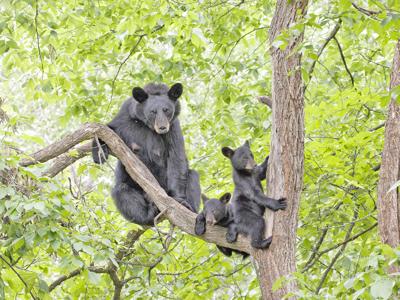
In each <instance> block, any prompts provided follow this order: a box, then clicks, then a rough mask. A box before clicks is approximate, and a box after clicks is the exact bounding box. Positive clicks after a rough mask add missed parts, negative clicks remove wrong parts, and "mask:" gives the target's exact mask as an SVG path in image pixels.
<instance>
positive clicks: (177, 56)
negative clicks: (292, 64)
mask: <svg viewBox="0 0 400 300" xmlns="http://www.w3.org/2000/svg"><path fill="white" fill-rule="evenodd" d="M274 7H275V2H271V1H246V0H242V1H240V0H232V1H231V0H218V1H209V0H205V1H175V0H170V1H152V0H148V1H109V0H98V1H70V0H66V1H63V2H60V1H38V0H36V1H33V0H15V1H2V2H1V6H0V12H1V13H0V37H1V38H0V67H1V69H0V76H1V81H0V87H1V88H0V122H1V127H0V137H1V145H0V147H1V148H0V157H1V159H0V179H1V180H0V181H1V185H0V217H1V218H2V222H0V224H1V225H0V299H1V298H5V299H11V298H16V299H31V298H34V299H53V298H55V299H58V298H65V299H77V298H80V297H81V298H89V299H111V298H112V297H113V295H114V294H115V293H116V290H118V288H119V289H120V291H119V292H120V293H121V297H123V298H127V299H143V298H150V297H156V299H163V298H173V299H197V298H202V299H212V298H218V299H233V298H234V299H236V298H249V299H257V298H258V297H259V296H260V290H259V284H258V281H257V277H256V273H255V271H254V269H253V266H252V265H251V261H250V260H242V259H241V257H240V256H234V257H233V258H228V257H224V256H223V255H222V254H221V253H220V252H218V250H217V249H216V247H215V245H212V244H208V243H206V242H204V241H202V240H200V239H197V238H194V237H192V236H189V235H187V234H185V233H183V232H181V231H180V230H178V229H177V228H174V227H172V226H170V224H169V223H168V222H167V221H164V222H162V223H160V224H159V225H158V226H157V228H152V229H147V230H144V229H143V228H141V227H140V226H137V225H135V224H131V223H128V222H127V221H126V220H124V219H123V218H122V217H121V216H120V214H119V213H118V212H117V210H116V208H115V206H114V204H113V201H112V199H111V196H110V187H111V185H112V182H113V168H114V165H115V161H116V160H115V159H113V160H111V161H110V163H109V164H106V165H103V166H97V165H94V164H93V162H92V161H91V159H90V157H84V158H82V159H80V160H78V161H77V162H76V163H75V164H73V165H71V166H70V167H68V168H67V169H65V170H63V171H62V172H61V173H60V174H58V175H57V176H55V177H53V178H49V177H48V176H45V175H48V173H47V174H46V170H48V167H49V166H50V165H51V164H48V163H44V164H39V165H35V166H31V167H22V166H20V165H19V164H18V163H19V162H20V161H21V160H22V159H24V158H27V157H28V155H29V154H30V153H32V152H34V151H36V150H38V149H40V148H42V147H44V146H46V145H47V144H49V143H51V142H54V141H55V140H57V139H59V138H61V137H62V136H63V135H65V134H67V133H71V132H72V131H74V130H75V129H77V128H78V127H80V126H81V124H83V123H85V122H99V123H103V124H105V123H107V122H108V121H110V120H111V119H112V117H113V116H114V115H115V113H116V112H117V111H118V109H119V107H120V105H121V103H122V102H123V101H124V100H125V99H126V98H127V97H129V96H130V95H131V90H132V88H133V87H134V86H143V85H144V84H146V83H148V82H153V81H157V82H165V83H167V84H172V83H175V82H181V83H182V84H183V86H184V94H183V98H182V100H181V102H182V105H183V108H182V112H181V115H180V120H181V124H182V126H183V132H184V137H185V146H186V151H187V154H188V158H189V163H190V166H191V168H193V169H196V170H197V171H198V172H199V174H200V179H201V186H202V191H203V193H205V194H206V195H208V196H210V197H211V196H212V197H218V196H220V195H222V194H223V193H224V192H231V191H232V189H233V185H232V180H231V168H230V164H229V161H228V160H227V159H226V158H224V157H223V155H222V154H221V151H220V150H221V147H222V146H231V147H236V146H238V145H240V144H241V143H243V141H245V140H250V141H251V148H252V150H253V152H254V153H255V158H256V161H257V162H261V161H262V160H263V159H264V157H265V156H266V154H268V153H269V147H270V142H269V141H270V138H271V126H272V124H271V108H269V107H268V106H266V105H264V104H262V103H260V101H259V100H258V98H257V97H259V96H269V95H271V81H272V69H271V56H270V53H269V48H270V47H271V46H274V47H279V48H280V49H285V48H286V47H287V45H288V40H289V39H290V38H292V37H296V36H297V35H299V34H300V32H303V31H304V40H303V42H302V43H301V45H300V46H299V49H296V50H298V51H300V53H301V54H302V68H301V73H302V77H303V82H304V89H305V92H304V95H305V142H304V147H305V151H304V153H305V158H304V171H305V173H304V183H303V191H302V195H301V201H300V211H299V224H298V229H297V253H296V260H297V261H296V263H297V272H296V273H294V274H292V275H291V276H290V278H282V279H280V280H278V281H276V282H275V284H274V287H275V288H276V289H278V288H279V287H280V286H282V285H285V284H286V283H287V282H288V281H289V280H295V281H296V282H297V284H298V291H297V296H298V297H299V298H303V299H319V298H320V297H321V296H322V295H323V296H324V297H327V298H333V299H336V298H345V297H349V298H352V299H382V298H383V299H389V298H391V297H395V296H394V295H397V293H398V289H399V287H400V281H399V279H398V274H392V275H388V274H387V266H388V265H389V264H391V263H393V261H396V260H398V259H399V256H400V252H399V250H398V249H394V248H391V247H389V246H387V245H384V244H382V243H381V242H380V240H379V236H378V233H377V230H376V225H377V211H376V199H377V193H376V186H377V182H378V176H379V172H378V171H377V170H379V167H380V163H381V152H382V149H383V127H384V122H385V120H386V113H387V106H388V103H389V101H390V99H391V98H393V97H398V95H399V94H400V90H399V88H394V89H392V90H391V91H389V89H388V87H389V76H390V71H391V63H392V59H393V53H394V49H395V45H396V43H397V41H398V39H399V38H400V30H399V28H400V4H399V2H398V1H396V0H385V1H379V2H378V1H374V0H368V1H367V0H365V1H364V0H362V1H353V2H351V1H348V0H333V1H325V0H316V1H313V2H311V3H309V5H308V9H307V14H306V15H305V17H304V19H301V20H299V21H298V23H297V24H296V25H294V26H292V27H291V28H290V29H289V30H288V31H285V32H283V33H281V34H280V35H278V36H277V37H276V38H275V39H274V41H273V42H272V45H271V43H270V42H269V35H268V29H269V27H270V24H271V20H272V16H273V12H274ZM77 155H79V153H78V152H77V151H72V152H71V153H70V156H72V157H74V156H77ZM69 277H70V279H68V278H69Z"/></svg>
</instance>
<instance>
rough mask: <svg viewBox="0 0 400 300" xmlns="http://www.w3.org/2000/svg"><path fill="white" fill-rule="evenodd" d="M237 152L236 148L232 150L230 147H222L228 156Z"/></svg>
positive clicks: (224, 153) (223, 152)
mask: <svg viewBox="0 0 400 300" xmlns="http://www.w3.org/2000/svg"><path fill="white" fill-rule="evenodd" d="M234 153H235V150H232V149H231V148H229V147H223V148H222V154H223V155H224V156H226V157H228V158H231V157H232V156H233V154H234Z"/></svg>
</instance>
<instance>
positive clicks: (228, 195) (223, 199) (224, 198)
mask: <svg viewBox="0 0 400 300" xmlns="http://www.w3.org/2000/svg"><path fill="white" fill-rule="evenodd" d="M229 200H231V193H225V194H223V195H222V196H221V198H219V201H221V202H222V203H225V204H226V203H228V202H229Z"/></svg>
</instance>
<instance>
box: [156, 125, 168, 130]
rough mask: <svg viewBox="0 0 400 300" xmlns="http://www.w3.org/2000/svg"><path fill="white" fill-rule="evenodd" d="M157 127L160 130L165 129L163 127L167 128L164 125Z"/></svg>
mask: <svg viewBox="0 0 400 300" xmlns="http://www.w3.org/2000/svg"><path fill="white" fill-rule="evenodd" d="M158 129H160V130H165V129H167V127H165V126H160V127H159V128H158Z"/></svg>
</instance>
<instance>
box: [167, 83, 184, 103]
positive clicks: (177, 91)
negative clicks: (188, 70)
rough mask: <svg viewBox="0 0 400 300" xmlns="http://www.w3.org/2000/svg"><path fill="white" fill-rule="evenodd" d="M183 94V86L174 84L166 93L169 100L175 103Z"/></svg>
mask: <svg viewBox="0 0 400 300" xmlns="http://www.w3.org/2000/svg"><path fill="white" fill-rule="evenodd" d="M182 92H183V86H182V84H180V83H175V84H174V85H173V86H171V88H170V89H169V91H168V97H169V98H170V99H171V100H174V101H176V100H177V99H178V98H179V97H180V96H181V95H182Z"/></svg>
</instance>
